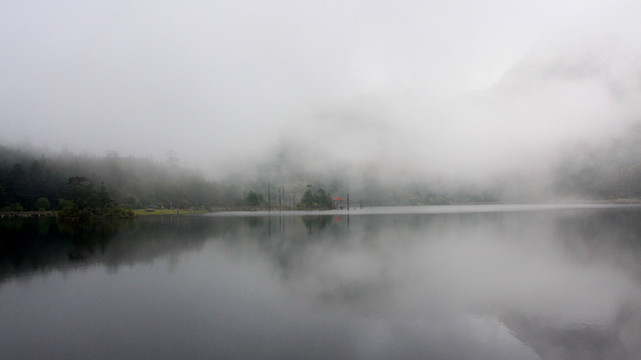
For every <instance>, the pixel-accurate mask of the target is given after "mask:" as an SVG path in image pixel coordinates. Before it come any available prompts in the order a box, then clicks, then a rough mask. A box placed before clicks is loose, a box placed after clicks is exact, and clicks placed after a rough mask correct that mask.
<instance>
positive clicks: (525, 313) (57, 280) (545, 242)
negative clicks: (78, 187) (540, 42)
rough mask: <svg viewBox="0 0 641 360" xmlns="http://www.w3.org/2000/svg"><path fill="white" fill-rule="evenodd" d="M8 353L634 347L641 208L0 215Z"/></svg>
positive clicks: (351, 355) (2, 346) (439, 354)
mask: <svg viewBox="0 0 641 360" xmlns="http://www.w3.org/2000/svg"><path fill="white" fill-rule="evenodd" d="M0 236H1V237H0V239H1V240H0V358H2V359H125V358H128V359H132V358H137V359H230V358H234V359H638V358H641V340H640V339H641V208H640V207H637V206H606V205H601V206H592V205H583V206H574V205H572V206H541V205H539V206H533V205H520V206H514V205H512V206H501V205H492V206H443V207H439V206H435V207H407V208H375V209H363V210H361V209H358V210H352V211H350V212H347V211H342V212H333V211H330V212H308V213H278V212H272V213H271V214H267V213H227V214H208V215H205V216H179V217H177V216H168V217H144V218H139V219H136V220H134V221H127V222H121V223H92V224H85V225H83V226H78V225H73V226H70V225H64V224H58V223H56V221H55V220H54V219H23V220H20V219H18V220H8V221H7V220H3V221H1V222H0Z"/></svg>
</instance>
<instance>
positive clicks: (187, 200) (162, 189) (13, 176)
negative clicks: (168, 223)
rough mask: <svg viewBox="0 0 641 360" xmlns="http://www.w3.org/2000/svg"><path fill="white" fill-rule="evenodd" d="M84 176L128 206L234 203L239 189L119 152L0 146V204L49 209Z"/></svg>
mask: <svg viewBox="0 0 641 360" xmlns="http://www.w3.org/2000/svg"><path fill="white" fill-rule="evenodd" d="M73 177H82V178H86V179H87V180H88V181H89V182H90V185H91V186H92V187H93V188H94V189H96V190H98V189H99V188H101V187H103V186H104V188H106V191H108V192H109V194H110V195H111V196H112V197H113V199H114V200H115V201H117V202H118V203H120V204H122V205H125V206H127V207H131V208H145V207H163V206H164V207H174V208H186V207H214V206H228V205H236V204H238V203H240V202H241V201H242V194H241V193H240V192H239V191H238V190H237V189H236V188H235V187H234V186H233V185H227V184H223V183H218V182H212V181H207V180H205V179H204V177H203V176H202V175H201V174H199V173H198V172H197V171H194V170H189V169H185V168H181V167H179V166H176V165H175V164H165V163H158V162H154V161H152V160H149V159H142V158H135V157H130V156H129V157H121V156H119V155H118V154H117V153H115V152H111V153H109V154H108V155H106V156H105V157H91V156H78V155H73V154H70V153H60V154H42V153H41V154H38V153H37V152H35V151H34V150H18V149H12V148H8V147H4V146H0V209H5V210H8V209H12V210H38V209H45V210H47V209H55V208H59V207H61V206H62V205H63V204H64V201H63V202H61V199H68V198H69V196H70V191H71V189H70V186H69V180H70V179H71V178H73Z"/></svg>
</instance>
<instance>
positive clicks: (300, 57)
mask: <svg viewBox="0 0 641 360" xmlns="http://www.w3.org/2000/svg"><path fill="white" fill-rule="evenodd" d="M1 10H2V11H0V13H1V15H0V17H1V18H0V23H1V24H2V25H0V26H2V29H1V33H2V34H3V35H2V37H1V38H0V56H1V58H0V72H1V73H2V74H3V79H2V82H1V83H0V87H1V89H2V95H1V100H0V101H1V102H2V108H1V110H0V111H2V114H1V116H0V142H2V143H4V144H33V145H36V146H47V147H49V148H51V149H54V150H59V149H69V150H71V151H74V152H80V153H89V154H98V155H101V154H104V153H105V151H107V150H116V151H118V152H120V153H121V154H127V155H128V154H132V155H135V156H143V157H153V158H155V159H162V158H163V157H164V156H165V154H166V152H167V151H168V150H171V151H173V152H175V154H176V155H177V156H178V158H179V159H180V160H181V162H182V165H185V166H189V167H198V168H201V169H202V170H203V171H204V172H205V174H208V175H209V176H211V177H221V176H224V175H225V174H229V173H232V172H234V173H240V174H255V173H256V172H257V169H260V166H261V164H265V163H269V162H270V161H275V160H278V159H281V160H282V159H285V158H286V159H290V160H292V167H293V166H294V165H296V164H298V166H299V167H300V166H303V167H305V168H306V169H310V170H312V171H316V172H321V173H322V172H324V171H327V170H329V169H332V170H337V169H339V170H349V169H351V170H350V171H353V172H354V173H353V174H352V175H350V176H353V177H358V176H360V175H361V174H362V173H363V172H366V173H368V174H374V175H375V176H378V177H380V178H382V179H388V180H390V181H395V180H398V179H397V178H398V177H397V176H396V174H398V173H399V172H400V173H404V174H406V178H409V179H425V178H430V177H434V176H439V177H442V178H444V179H450V178H457V179H472V180H479V181H480V180H485V179H489V178H493V177H494V176H496V174H502V173H509V172H520V173H531V172H536V173H538V174H545V173H546V171H550V169H551V168H552V167H553V166H556V165H558V160H559V154H560V153H568V152H571V151H572V149H575V148H576V147H577V146H583V145H585V144H596V145H598V144H603V143H608V142H610V141H612V139H616V138H617V136H620V135H621V134H625V133H626V132H627V131H628V130H629V128H630V127H631V126H633V125H634V124H635V123H637V122H638V121H639V119H640V115H641V65H640V64H641V61H640V60H641V45H640V44H639V42H638V38H639V35H641V28H639V26H638V18H637V17H636V14H638V13H639V12H640V11H641V5H640V4H639V3H638V2H634V1H590V2H587V3H586V2H578V1H572V0H566V1H561V2H559V1H540V2H535V3H525V2H523V3H513V2H510V1H500V0H496V1H490V2H484V3H482V4H481V3H477V2H473V1H454V2H447V3H436V2H427V3H426V2H403V3H397V2H382V1H377V2H364V1H347V2H346V1H323V2H316V1H314V2H305V3H294V2H284V1H278V2H270V3H264V2H258V1H243V2H235V3H222V2H214V3H210V2H200V1H184V2H180V3H164V4H159V3H157V2H150V1H135V2H130V1H128V2H123V1H110V2H97V1H65V2H54V3H51V2H45V1H33V2H17V1H16V2H5V3H4V4H3V5H2V8H1ZM354 169H357V171H355V170H354ZM541 176H544V175H541Z"/></svg>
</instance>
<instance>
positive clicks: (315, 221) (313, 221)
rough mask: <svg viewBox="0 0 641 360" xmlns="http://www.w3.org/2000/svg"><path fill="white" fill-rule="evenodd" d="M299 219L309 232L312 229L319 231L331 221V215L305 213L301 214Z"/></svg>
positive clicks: (311, 231) (312, 230)
mask: <svg viewBox="0 0 641 360" xmlns="http://www.w3.org/2000/svg"><path fill="white" fill-rule="evenodd" d="M301 220H303V224H305V227H306V228H307V231H308V232H309V233H310V234H311V233H313V232H314V231H321V230H323V229H325V228H326V227H327V225H329V224H331V223H332V217H331V216H329V215H306V216H301Z"/></svg>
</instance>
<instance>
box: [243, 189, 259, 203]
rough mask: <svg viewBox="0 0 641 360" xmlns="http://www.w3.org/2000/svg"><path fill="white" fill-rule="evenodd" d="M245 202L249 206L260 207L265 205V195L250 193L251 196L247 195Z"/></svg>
mask: <svg viewBox="0 0 641 360" xmlns="http://www.w3.org/2000/svg"><path fill="white" fill-rule="evenodd" d="M245 201H246V202H247V204H248V205H251V206H258V205H260V204H262V203H263V194H258V193H256V192H254V191H250V192H249V194H247V197H245Z"/></svg>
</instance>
